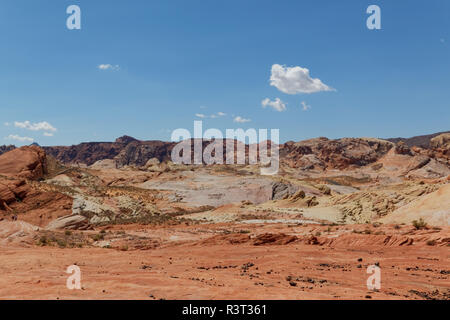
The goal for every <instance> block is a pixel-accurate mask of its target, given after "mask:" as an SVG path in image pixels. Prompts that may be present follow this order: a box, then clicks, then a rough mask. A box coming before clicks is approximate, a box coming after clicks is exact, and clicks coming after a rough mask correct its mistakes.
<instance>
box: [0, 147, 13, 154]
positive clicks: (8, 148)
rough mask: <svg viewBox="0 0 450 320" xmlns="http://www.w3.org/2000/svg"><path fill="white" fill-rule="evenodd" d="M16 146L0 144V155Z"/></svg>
mask: <svg viewBox="0 0 450 320" xmlns="http://www.w3.org/2000/svg"><path fill="white" fill-rule="evenodd" d="M15 148H16V146H13V145H9V146H0V155H2V154H4V153H5V152H8V151H11V150H14V149H15Z"/></svg>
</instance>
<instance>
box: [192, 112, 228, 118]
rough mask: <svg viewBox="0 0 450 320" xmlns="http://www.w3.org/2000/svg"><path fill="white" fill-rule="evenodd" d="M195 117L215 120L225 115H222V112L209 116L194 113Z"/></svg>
mask: <svg viewBox="0 0 450 320" xmlns="http://www.w3.org/2000/svg"><path fill="white" fill-rule="evenodd" d="M195 116H196V117H199V118H202V119H205V118H210V119H216V118H219V117H223V116H226V114H225V113H223V112H217V113H215V114H211V115H206V114H203V113H196V114H195Z"/></svg>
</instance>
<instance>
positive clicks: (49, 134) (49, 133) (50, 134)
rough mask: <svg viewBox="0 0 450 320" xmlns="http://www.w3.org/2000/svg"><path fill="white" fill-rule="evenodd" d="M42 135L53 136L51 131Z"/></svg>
mask: <svg viewBox="0 0 450 320" xmlns="http://www.w3.org/2000/svg"><path fill="white" fill-rule="evenodd" d="M44 136H46V137H53V133H51V132H44Z"/></svg>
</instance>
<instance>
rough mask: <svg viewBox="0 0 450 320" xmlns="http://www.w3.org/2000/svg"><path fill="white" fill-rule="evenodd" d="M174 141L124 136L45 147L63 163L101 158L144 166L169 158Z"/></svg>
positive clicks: (92, 162) (76, 162) (120, 164)
mask: <svg viewBox="0 0 450 320" xmlns="http://www.w3.org/2000/svg"><path fill="white" fill-rule="evenodd" d="M172 146H173V143H170V142H162V141H140V140H136V139H134V138H132V137H129V136H123V137H120V138H118V139H116V141H114V142H87V143H81V144H78V145H73V146H70V147H66V146H59V147H44V150H45V151H46V152H47V154H49V155H51V156H53V157H54V158H56V159H57V160H58V161H60V162H62V163H72V164H86V165H88V166H89V165H92V164H94V163H95V162H97V161H99V160H104V159H114V160H115V161H116V163H117V165H118V166H119V167H122V166H125V165H136V166H142V165H145V163H146V162H147V161H148V160H149V159H151V158H157V159H158V160H159V161H164V160H167V159H169V157H170V150H171V147H172Z"/></svg>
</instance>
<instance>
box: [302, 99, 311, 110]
mask: <svg viewBox="0 0 450 320" xmlns="http://www.w3.org/2000/svg"><path fill="white" fill-rule="evenodd" d="M309 109H311V106H310V105H307V104H306V102H305V101H302V110H303V111H308V110H309Z"/></svg>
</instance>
